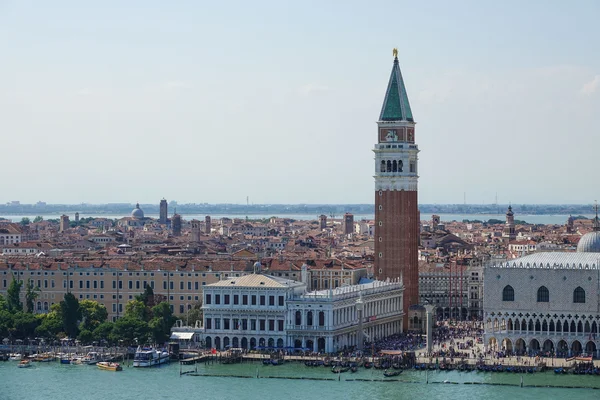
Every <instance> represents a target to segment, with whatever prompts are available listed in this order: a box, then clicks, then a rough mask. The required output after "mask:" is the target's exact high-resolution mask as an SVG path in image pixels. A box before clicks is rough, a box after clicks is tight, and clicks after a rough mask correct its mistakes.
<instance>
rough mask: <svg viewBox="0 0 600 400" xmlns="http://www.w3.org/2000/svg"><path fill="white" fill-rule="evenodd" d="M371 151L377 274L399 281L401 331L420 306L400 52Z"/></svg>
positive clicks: (411, 135) (409, 128)
mask: <svg viewBox="0 0 600 400" xmlns="http://www.w3.org/2000/svg"><path fill="white" fill-rule="evenodd" d="M373 152H374V153H375V177H374V178H375V276H376V277H377V278H378V279H380V280H385V279H388V278H389V279H396V278H402V280H403V283H404V296H403V308H404V328H405V329H406V328H407V326H408V319H407V318H408V308H409V307H410V306H411V305H414V304H418V303H419V265H418V250H419V249H418V247H419V211H418V198H417V185H418V179H419V176H418V175H417V174H418V168H417V162H418V154H419V148H418V146H417V145H416V144H415V121H414V118H413V114H412V111H411V109H410V104H409V102H408V95H407V93H406V88H405V86H404V80H403V79H402V73H401V72H400V64H399V62H398V52H397V50H396V49H394V64H393V66H392V74H391V76H390V80H389V83H388V86H387V90H386V93H385V98H384V100H383V107H382V108H381V114H380V115H379V121H377V144H375V148H374V149H373Z"/></svg>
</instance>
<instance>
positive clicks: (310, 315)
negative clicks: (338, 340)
mask: <svg viewBox="0 0 600 400" xmlns="http://www.w3.org/2000/svg"><path fill="white" fill-rule="evenodd" d="M312 324H313V313H312V311H309V312H308V314H306V325H308V326H312Z"/></svg>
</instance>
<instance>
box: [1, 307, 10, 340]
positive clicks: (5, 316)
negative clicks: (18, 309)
mask: <svg viewBox="0 0 600 400" xmlns="http://www.w3.org/2000/svg"><path fill="white" fill-rule="evenodd" d="M12 329H13V314H11V313H10V312H9V311H8V309H6V310H0V337H2V338H5V337H8V336H10V333H11V331H12Z"/></svg>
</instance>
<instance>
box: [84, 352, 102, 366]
mask: <svg viewBox="0 0 600 400" xmlns="http://www.w3.org/2000/svg"><path fill="white" fill-rule="evenodd" d="M81 361H82V362H83V363H84V364H87V365H95V364H97V363H98V362H100V361H104V357H102V354H100V353H97V352H95V351H90V352H89V353H87V355H86V356H85V357H83V359H82V360H81Z"/></svg>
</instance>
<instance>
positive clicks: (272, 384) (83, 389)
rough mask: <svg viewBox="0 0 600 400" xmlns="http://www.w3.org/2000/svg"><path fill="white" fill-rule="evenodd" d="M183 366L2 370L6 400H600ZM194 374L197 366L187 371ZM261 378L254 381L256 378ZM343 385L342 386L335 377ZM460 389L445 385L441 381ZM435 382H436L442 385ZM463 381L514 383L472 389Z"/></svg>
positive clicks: (574, 392) (255, 367) (587, 379)
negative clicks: (180, 371)
mask: <svg viewBox="0 0 600 400" xmlns="http://www.w3.org/2000/svg"><path fill="white" fill-rule="evenodd" d="M179 368H180V367H179V364H176V363H174V364H171V365H167V366H163V367H160V368H152V369H137V368H135V369H134V368H128V367H125V368H124V370H123V371H122V372H110V371H101V370H99V369H97V368H96V367H95V366H87V365H60V364H58V363H41V364H40V363H34V365H33V366H32V367H31V368H17V363H16V362H2V363H0V399H1V400H5V399H7V400H12V399H32V400H37V399H44V400H66V399H78V400H103V399H107V400H120V399H128V400H129V399H144V400H154V399H173V398H178V399H184V398H185V399H190V400H191V399H194V400H195V399H211V400H215V399H219V400H220V399H261V400H265V399H281V398H283V399H285V400H293V399H302V400H309V399H321V398H323V399H328V400H332V399H366V398H368V399H415V398H426V399H459V398H460V399H464V400H467V399H481V400H494V399H498V400H500V399H502V400H505V399H536V400H540V399H565V398H568V400H577V399H598V398H600V390H592V389H558V388H539V387H523V388H521V387H519V386H518V385H519V383H520V378H521V375H518V374H508V373H495V374H493V373H482V372H470V373H459V372H454V371H453V372H431V373H429V374H428V376H429V382H430V383H429V384H425V379H426V378H425V376H426V375H425V372H419V371H405V372H404V373H403V374H402V375H400V377H398V379H399V381H397V382H395V381H394V382H359V381H349V380H351V379H384V378H383V374H382V372H381V371H378V370H374V369H371V370H366V369H362V370H360V371H359V372H357V373H355V374H351V373H350V372H347V373H344V374H341V375H336V374H333V373H331V372H330V371H329V369H327V368H324V367H311V368H309V367H305V366H304V365H302V364H295V363H289V364H286V365H282V366H277V367H274V366H263V365H262V364H259V363H244V364H236V365H218V364H215V365H205V364H198V373H199V374H214V375H240V376H242V375H243V376H252V378H248V379H244V378H230V377H209V376H189V375H184V376H180V375H179ZM183 369H184V370H194V366H183ZM257 372H258V374H259V376H260V377H261V379H256V374H257ZM269 376H270V377H315V378H328V379H334V380H332V381H317V380H296V379H293V380H292V379H272V378H266V377H269ZM338 376H339V378H340V379H341V380H340V381H338V380H337V378H338ZM523 379H524V385H525V386H527V385H554V386H560V385H564V386H585V387H596V388H599V389H600V376H572V375H567V376H564V375H561V376H557V375H555V374H554V373H552V372H549V373H543V374H542V373H538V374H526V375H523ZM445 380H447V381H449V382H458V383H459V384H443V383H439V382H443V381H445ZM436 382H437V383H436ZM464 382H481V383H487V384H499V383H504V384H513V385H516V386H494V385H472V384H464Z"/></svg>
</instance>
